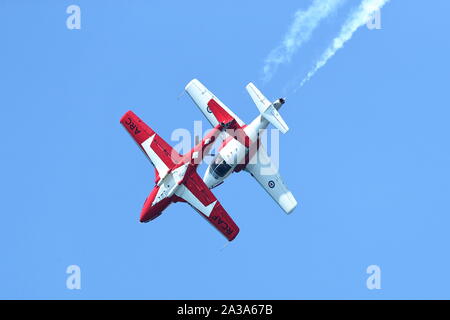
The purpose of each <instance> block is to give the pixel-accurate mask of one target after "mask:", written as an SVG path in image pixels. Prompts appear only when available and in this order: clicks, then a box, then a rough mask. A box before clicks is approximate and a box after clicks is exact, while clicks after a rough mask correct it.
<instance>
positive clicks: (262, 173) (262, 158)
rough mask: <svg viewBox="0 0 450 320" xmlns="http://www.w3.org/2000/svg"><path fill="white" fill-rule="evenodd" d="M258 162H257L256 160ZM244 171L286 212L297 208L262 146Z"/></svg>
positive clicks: (295, 201)
mask: <svg viewBox="0 0 450 320" xmlns="http://www.w3.org/2000/svg"><path fill="white" fill-rule="evenodd" d="M256 156H257V157H258V158H257V160H258V161H257V162H256V163H254V162H255V158H254V157H256ZM254 157H253V158H252V159H251V160H250V162H249V163H248V164H247V166H246V167H245V169H244V170H246V171H247V172H249V173H250V174H251V175H252V177H253V178H255V179H256V181H258V182H259V184H260V185H261V186H262V187H263V188H264V190H266V191H267V193H268V194H270V196H271V197H272V198H273V199H274V200H275V201H276V202H277V203H278V205H279V206H280V207H281V208H282V209H283V210H284V211H285V212H286V213H291V212H292V210H294V209H295V207H296V206H297V200H295V198H294V196H293V195H292V193H291V192H290V191H289V190H288V188H287V187H286V185H285V184H284V182H283V180H282V179H281V176H280V174H279V173H278V169H277V168H276V167H275V166H274V164H273V163H272V161H271V160H270V158H269V156H268V155H267V152H266V150H265V148H264V146H263V145H262V144H260V146H259V149H258V152H257V153H256V154H255V156H254Z"/></svg>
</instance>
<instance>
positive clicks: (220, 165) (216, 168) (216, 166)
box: [209, 154, 231, 179]
mask: <svg viewBox="0 0 450 320" xmlns="http://www.w3.org/2000/svg"><path fill="white" fill-rule="evenodd" d="M230 169H231V166H230V165H229V164H228V163H226V162H225V160H224V159H223V158H222V156H221V155H220V154H219V155H218V156H217V158H216V159H215V160H214V163H212V164H211V165H210V166H209V172H210V173H211V174H212V175H213V176H214V178H216V179H219V178H223V177H224V176H225V175H226V174H227V173H228V172H229V171H230Z"/></svg>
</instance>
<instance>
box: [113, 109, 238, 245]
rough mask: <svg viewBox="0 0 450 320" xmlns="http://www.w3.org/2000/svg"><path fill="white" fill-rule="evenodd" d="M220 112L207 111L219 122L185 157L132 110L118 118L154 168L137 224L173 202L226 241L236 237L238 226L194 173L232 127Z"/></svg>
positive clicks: (231, 119) (156, 214) (230, 122)
mask: <svg viewBox="0 0 450 320" xmlns="http://www.w3.org/2000/svg"><path fill="white" fill-rule="evenodd" d="M220 109H221V108H220V106H217V107H215V106H213V107H212V108H211V111H212V112H213V113H217V114H219V116H220V117H221V119H222V120H223V122H220V123H217V124H216V125H215V126H214V129H213V130H211V132H210V133H209V134H207V135H206V136H205V138H204V139H203V140H202V141H201V142H200V143H199V144H197V145H196V146H195V147H194V148H193V149H192V150H191V151H190V152H188V153H186V154H185V155H180V154H179V153H178V152H177V151H175V150H174V149H173V148H172V147H171V146H170V145H169V144H168V143H167V142H165V141H164V140H163V139H162V138H161V137H160V136H159V135H158V134H156V133H155V131H153V130H152V129H151V128H150V127H149V126H147V125H146V124H145V123H144V122H143V121H142V120H141V119H139V118H138V117H137V116H136V115H135V114H134V113H133V112H132V111H128V112H127V113H125V115H124V116H123V117H122V119H121V120H120V123H121V124H122V125H123V126H124V127H125V129H126V130H127V131H128V133H129V134H130V135H131V136H132V137H133V139H134V140H135V141H136V143H137V144H138V145H139V147H140V148H141V149H142V150H143V151H144V153H145V154H146V155H147V157H148V159H149V160H150V161H151V163H152V164H153V166H154V167H155V175H156V178H155V184H156V185H155V187H154V188H153V190H152V191H151V192H150V195H149V196H148V197H147V199H146V200H145V203H144V207H143V208H142V212H141V217H140V221H141V222H148V221H150V220H153V219H155V218H156V217H158V216H159V215H160V214H161V213H162V211H163V210H164V209H165V208H167V207H168V206H169V205H170V204H171V203H173V202H187V203H189V204H190V205H191V206H192V207H193V208H194V209H195V210H196V211H198V212H199V213H200V214H201V215H202V216H203V217H205V218H206V219H207V220H208V221H209V222H210V223H211V224H212V225H214V226H215V227H216V228H217V230H219V231H220V232H221V233H222V234H223V235H224V236H225V237H226V238H227V239H228V240H229V241H231V240H233V239H234V238H235V237H236V236H237V234H238V233H239V228H238V226H237V225H236V224H235V223H234V221H233V220H232V219H231V217H230V216H229V215H228V214H227V212H226V211H225V209H224V208H223V207H222V205H221V204H220V202H219V201H218V200H217V199H216V197H215V196H214V194H213V193H212V192H211V191H210V190H209V188H208V187H207V186H206V184H205V183H204V182H203V181H202V179H201V178H200V176H199V175H198V174H197V172H196V168H197V166H198V164H199V163H200V162H201V160H202V159H203V155H205V154H207V152H208V150H209V149H210V147H211V146H212V144H213V142H214V141H215V139H216V138H217V136H218V135H219V134H220V132H221V131H222V130H224V129H227V128H234V127H235V126H236V120H234V119H233V118H231V117H227V116H224V112H222V110H220Z"/></svg>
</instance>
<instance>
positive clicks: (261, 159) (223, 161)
mask: <svg viewBox="0 0 450 320" xmlns="http://www.w3.org/2000/svg"><path fill="white" fill-rule="evenodd" d="M246 89H247V91H248V93H249V94H250V96H251V98H252V99H253V101H254V103H255V104H256V106H257V107H258V109H259V112H260V115H259V116H257V117H256V118H255V119H254V120H253V121H252V122H251V123H250V124H249V125H245V123H244V122H243V121H242V120H241V119H239V118H238V117H237V116H236V115H235V114H234V113H233V112H232V111H231V110H230V109H229V108H228V107H227V106H226V105H225V104H223V103H222V102H221V101H220V100H219V99H218V98H217V97H215V96H214V95H213V94H212V93H211V92H210V91H209V90H208V89H207V88H206V87H205V86H204V85H203V84H201V83H200V81H198V80H197V79H193V80H192V81H190V82H189V83H188V85H187V86H186V88H185V90H186V92H187V93H188V94H189V96H190V97H191V98H192V100H193V101H194V102H195V104H196V105H197V106H198V107H199V109H200V110H201V111H202V113H203V114H204V115H205V117H206V118H207V119H208V121H209V122H210V123H211V124H212V125H213V126H217V125H218V124H219V123H220V122H223V121H224V120H226V119H228V118H230V117H231V118H233V119H235V120H236V122H237V124H235V126H234V127H233V129H235V130H234V132H231V133H230V131H229V130H227V131H226V132H225V131H224V133H223V134H225V139H224V143H223V144H222V146H221V147H220V149H219V153H218V154H217V155H216V157H215V158H214V160H213V161H212V163H211V164H210V165H209V167H208V169H207V170H206V173H205V175H204V177H203V181H204V182H205V183H206V185H207V186H208V187H209V188H210V189H212V188H214V187H216V186H218V185H219V184H221V183H222V182H223V181H224V180H225V178H227V177H228V176H229V175H230V174H231V173H232V172H239V171H241V170H245V171H247V172H249V173H250V174H251V175H252V177H254V178H255V179H256V180H257V181H258V182H259V184H260V185H261V186H262V187H263V188H264V189H265V190H266V191H267V192H268V193H269V194H270V196H271V197H272V198H273V199H274V200H275V201H276V202H277V203H278V204H279V205H280V207H281V208H282V209H283V210H284V211H285V212H286V213H291V212H292V210H294V208H295V207H296V206H297V201H296V200H295V198H294V196H293V195H292V193H291V192H290V191H289V190H288V189H287V187H286V185H285V184H284V183H283V180H282V179H281V177H280V174H279V173H278V168H277V167H276V166H275V165H274V164H273V163H272V162H271V160H270V158H269V156H268V155H267V152H266V150H265V148H264V146H263V145H262V144H261V141H260V137H259V134H260V132H261V130H264V129H266V128H267V126H268V125H269V123H272V124H273V125H274V126H275V127H276V128H277V129H279V130H280V131H281V132H283V133H286V132H287V131H288V130H289V128H288V126H287V124H286V123H285V122H284V120H283V119H282V118H281V116H280V114H279V113H278V111H277V110H278V109H280V107H281V106H282V105H283V104H284V102H285V100H284V99H282V98H280V99H278V100H276V101H274V102H272V103H271V102H269V101H268V100H267V98H266V97H264V95H263V94H262V93H261V92H260V91H259V90H258V89H257V88H256V87H255V86H254V85H253V84H252V83H249V84H248V85H247V87H246ZM217 111H220V112H217Z"/></svg>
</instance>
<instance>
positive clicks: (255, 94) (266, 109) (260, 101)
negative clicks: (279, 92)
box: [245, 82, 289, 133]
mask: <svg viewBox="0 0 450 320" xmlns="http://www.w3.org/2000/svg"><path fill="white" fill-rule="evenodd" d="M245 88H246V89H247V91H248V93H249V94H250V97H251V98H252V100H253V102H254V103H255V104H256V107H257V108H258V110H259V112H260V113H261V116H262V117H263V118H264V119H266V120H267V121H269V122H270V123H271V124H272V125H273V126H274V127H275V128H277V129H278V130H280V131H281V132H282V133H286V132H287V131H288V130H289V127H288V125H287V124H286V122H285V121H284V120H283V118H282V117H281V115H280V114H279V113H278V111H277V108H275V106H274V105H273V103H271V102H270V101H269V100H267V98H266V97H265V96H264V95H263V94H262V93H261V91H259V90H258V88H256V87H255V85H254V84H253V83H251V82H250V83H249V84H248V85H247V86H246V87H245ZM280 100H281V99H280ZM280 100H278V101H280ZM283 101H284V100H283Z"/></svg>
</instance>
